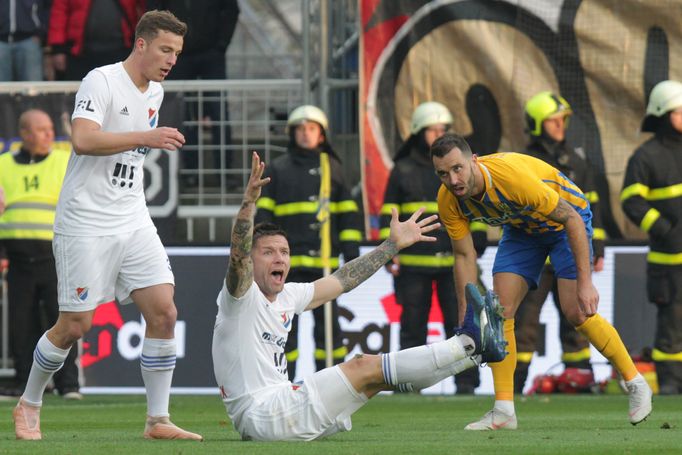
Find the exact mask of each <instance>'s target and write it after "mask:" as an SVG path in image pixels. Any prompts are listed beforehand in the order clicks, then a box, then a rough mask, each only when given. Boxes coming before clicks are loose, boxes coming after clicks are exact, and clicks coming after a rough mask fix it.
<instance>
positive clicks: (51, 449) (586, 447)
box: [0, 395, 682, 455]
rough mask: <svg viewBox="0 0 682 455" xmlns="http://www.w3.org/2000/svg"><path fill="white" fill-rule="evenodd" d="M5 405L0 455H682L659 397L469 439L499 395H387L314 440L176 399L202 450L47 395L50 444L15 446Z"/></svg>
mask: <svg viewBox="0 0 682 455" xmlns="http://www.w3.org/2000/svg"><path fill="white" fill-rule="evenodd" d="M14 404H15V401H2V402H0V415H1V416H2V417H1V418H0V454H31V455H32V454H49V455H57V454H86V455H94V454H164V455H165V454H195V453H196V454H204V453H206V454H208V453H216V454H277V455H286V454H296V455H299V454H308V453H309V454H324V455H333V454H362V455H365V454H381V455H395V454H403V453H405V454H448V455H455V454H494V455H507V454H552V455H554V454H557V455H558V454H567V455H568V454H570V455H577V454H597V455H603V454H619V455H621V454H633V455H634V454H657V455H661V454H680V453H682V396H665V397H663V396H657V397H655V399H654V412H653V414H652V415H651V416H650V417H649V418H648V419H647V421H645V422H643V423H642V424H640V425H638V426H636V427H633V426H631V425H630V424H629V423H628V420H627V397H626V396H625V395H540V396H535V397H529V398H518V399H517V402H516V409H517V416H518V419H519V429H518V430H516V431H496V432H471V431H464V430H463V427H464V426H465V425H466V424H467V423H469V422H470V421H472V420H474V419H475V418H478V417H479V416H481V415H483V413H485V412H486V411H487V410H488V409H489V408H490V406H491V405H492V397H481V396H478V397H457V396H447V397H444V396H419V395H386V396H379V397H376V398H374V399H372V400H371V401H370V402H369V403H368V404H367V406H365V407H364V408H362V409H361V410H360V411H359V412H358V413H356V414H355V416H354V417H353V430H352V431H351V432H349V433H343V434H338V435H335V436H332V437H330V438H327V439H324V440H321V441H315V442H309V443H256V442H242V441H241V440H240V438H239V435H238V434H237V432H236V431H235V430H234V428H233V427H232V424H231V423H230V421H229V419H228V418H227V415H226V414H225V411H224V408H223V405H222V402H221V401H220V399H219V398H218V397H217V396H215V397H214V396H185V395H175V396H173V397H172V398H171V415H172V418H173V420H174V421H175V423H177V424H178V425H180V426H184V427H185V428H187V429H188V430H191V431H196V432H198V433H201V434H203V435H204V438H205V441H204V442H202V443H196V442H189V441H179V442H173V441H145V440H144V439H142V427H143V422H144V414H145V409H146V407H145V400H144V397H143V396H140V395H108V396H102V395H88V396H86V397H85V400H83V401H82V402H64V401H62V400H61V399H60V398H58V397H53V396H49V397H46V398H45V401H44V407H43V411H42V430H43V438H44V439H43V440H42V441H16V440H15V439H14V427H13V425H12V416H11V411H12V407H13V406H14Z"/></svg>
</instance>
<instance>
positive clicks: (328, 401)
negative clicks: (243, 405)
mask: <svg viewBox="0 0 682 455" xmlns="http://www.w3.org/2000/svg"><path fill="white" fill-rule="evenodd" d="M365 403H367V397H365V396H364V394H359V393H357V392H356V391H355V390H354V389H353V386H352V385H351V384H350V383H349V382H348V379H347V378H346V375H344V374H343V372H341V369H340V368H339V367H338V366H335V367H332V368H325V369H324V370H322V371H318V372H317V373H315V374H313V375H312V376H309V377H307V378H306V379H305V380H304V381H303V384H302V385H300V387H299V386H298V385H296V384H293V385H292V386H291V387H279V386H278V387H276V388H274V389H272V390H266V391H263V392H262V393H261V394H258V395H256V396H254V397H253V404H251V406H250V407H249V408H248V409H247V410H246V411H245V412H244V413H243V414H242V418H241V419H239V421H238V422H235V428H236V429H237V431H239V433H240V434H241V436H242V439H245V440H255V441H311V440H313V439H317V438H320V437H324V436H330V435H332V434H334V433H338V432H340V431H350V429H351V428H352V424H351V419H350V416H351V414H353V413H354V412H355V411H357V410H358V409H360V408H361V407H362V406H363V405H364V404H365Z"/></svg>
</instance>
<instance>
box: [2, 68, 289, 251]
mask: <svg viewBox="0 0 682 455" xmlns="http://www.w3.org/2000/svg"><path fill="white" fill-rule="evenodd" d="M301 84H302V82H301V80H300V79H278V80H216V81H208V80H193V81H167V82H164V84H163V85H164V89H165V92H166V96H167V98H168V99H170V98H175V102H174V103H173V104H172V109H179V110H181V112H173V113H171V114H173V117H177V118H178V119H179V123H180V124H178V125H173V126H177V127H178V128H180V129H181V130H182V131H183V133H184V134H185V138H186V141H187V142H186V143H185V146H184V147H183V149H182V150H180V151H179V152H178V158H179V159H178V160H177V161H178V164H179V168H178V172H177V175H176V177H177V185H175V184H174V185H171V187H172V188H177V201H178V203H177V218H179V219H180V223H178V225H177V229H176V230H175V234H174V238H173V239H170V242H171V243H178V244H181V243H193V242H199V243H211V242H216V241H218V242H222V243H224V242H226V240H227V232H229V223H230V218H231V217H232V216H234V214H236V212H237V209H238V207H239V203H240V202H241V197H242V192H243V188H244V185H245V183H246V181H247V180H248V176H249V172H250V167H249V166H250V158H249V156H250V153H251V151H252V150H256V151H258V152H260V153H262V155H263V156H264V158H265V160H266V162H269V161H271V160H272V159H274V158H275V157H277V156H278V155H279V154H280V153H283V152H284V151H285V150H286V144H287V141H288V136H287V135H286V132H285V127H286V118H287V114H288V113H289V112H290V111H291V110H292V109H294V108H295V107H296V106H298V105H300V104H301V99H302V96H301V92H302V85H301ZM78 86H79V83H77V82H37V83H36V82H25V83H24V82H13V83H5V84H0V94H5V95H16V96H21V97H23V98H24V99H25V98H27V97H32V96H33V97H36V96H39V95H42V94H55V93H61V94H66V95H73V94H74V93H75V92H76V91H77V89H78ZM55 115H57V114H56V113H55ZM163 116H166V117H168V112H165V113H164V112H163V111H162V118H161V122H163ZM54 121H55V122H57V121H58V119H57V118H55V119H54ZM171 178H173V176H171ZM167 222H173V221H172V220H168V221H167ZM225 226H227V229H225V228H223V227H225ZM220 233H222V235H220ZM165 240H166V239H165Z"/></svg>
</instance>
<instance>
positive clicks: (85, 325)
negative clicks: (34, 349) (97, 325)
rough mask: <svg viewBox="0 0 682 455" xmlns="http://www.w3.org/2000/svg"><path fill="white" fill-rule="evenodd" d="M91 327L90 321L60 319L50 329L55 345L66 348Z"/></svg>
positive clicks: (86, 319) (85, 319)
mask: <svg viewBox="0 0 682 455" xmlns="http://www.w3.org/2000/svg"><path fill="white" fill-rule="evenodd" d="M91 326H92V319H88V318H62V317H60V318H59V320H58V321H57V324H55V326H54V327H53V328H52V329H51V334H52V336H53V337H54V338H55V339H56V342H57V345H59V346H60V347H68V346H71V345H72V344H73V343H75V342H76V341H78V340H80V339H81V338H83V336H85V334H86V333H87V332H88V331H89V330H90V327H91Z"/></svg>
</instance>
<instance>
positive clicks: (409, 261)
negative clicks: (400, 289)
mask: <svg viewBox="0 0 682 455" xmlns="http://www.w3.org/2000/svg"><path fill="white" fill-rule="evenodd" d="M398 261H399V262H400V265H407V266H417V267H450V266H452V265H453V264H454V263H455V257H454V256H452V255H447V256H438V255H436V256H422V255H417V254H399V255H398Z"/></svg>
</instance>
